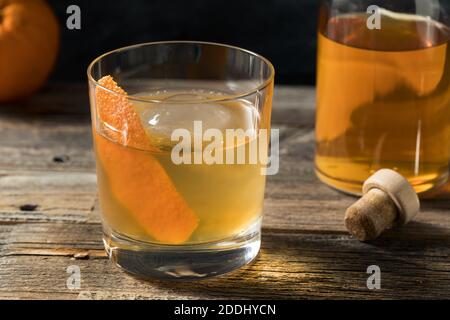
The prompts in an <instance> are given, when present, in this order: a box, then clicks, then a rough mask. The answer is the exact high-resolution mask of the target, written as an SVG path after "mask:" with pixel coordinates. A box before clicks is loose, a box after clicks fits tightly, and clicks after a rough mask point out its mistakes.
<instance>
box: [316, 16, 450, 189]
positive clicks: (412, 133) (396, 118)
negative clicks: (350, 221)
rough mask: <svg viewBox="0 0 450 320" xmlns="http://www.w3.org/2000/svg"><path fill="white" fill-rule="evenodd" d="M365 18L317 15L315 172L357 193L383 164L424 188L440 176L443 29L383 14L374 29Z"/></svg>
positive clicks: (447, 79) (444, 126) (446, 109)
mask: <svg viewBox="0 0 450 320" xmlns="http://www.w3.org/2000/svg"><path fill="white" fill-rule="evenodd" d="M325 20H326V21H325ZM366 21H367V15H366V14H353V15H342V16H338V17H334V18H332V19H325V18H324V17H323V16H322V21H321V23H320V27H319V40H318V41H319V53H318V79H317V91H318V93H317V94H318V105H317V119H316V121H317V122H316V159H315V162H316V172H317V174H318V176H319V178H320V179H321V180H322V181H324V182H325V183H327V184H328V185H330V186H332V187H334V188H336V189H339V190H342V191H345V192H348V193H353V194H359V193H360V192H361V186H362V183H363V182H364V180H365V179H367V178H368V177H369V176H370V175H371V174H372V173H374V172H375V171H377V170H379V169H381V168H390V169H394V170H396V171H398V172H399V173H401V174H402V175H404V176H405V177H406V178H407V179H408V180H409V181H410V182H411V184H412V185H413V186H414V188H415V190H416V191H417V192H424V191H427V190H429V189H431V188H433V187H435V186H438V185H440V184H442V183H444V182H445V181H446V180H447V176H448V162H449V149H450V145H449V129H450V127H449V116H450V86H449V83H450V49H449V34H450V31H449V29H448V28H447V27H446V26H444V25H442V24H440V23H438V22H435V21H433V20H426V19H424V18H421V17H418V16H414V15H405V14H402V15H399V14H394V13H390V12H383V14H382V19H381V30H370V29H368V28H367V24H366Z"/></svg>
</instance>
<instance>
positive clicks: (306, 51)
mask: <svg viewBox="0 0 450 320" xmlns="http://www.w3.org/2000/svg"><path fill="white" fill-rule="evenodd" d="M48 2H49V3H50V5H51V6H52V7H53V9H54V11H55V13H56V15H57V16H58V18H59V20H60V25H61V51H60V55H59V59H58V62H57V65H56V68H55V70H54V73H53V75H52V77H51V80H53V81H85V79H86V72H85V70H86V68H87V65H88V64H89V62H90V61H91V60H93V59H94V58H95V57H97V56H98V55H100V54H102V53H104V52H106V51H109V50H112V49H116V48H119V47H122V46H126V45H130V44H136V43H140V42H148V41H161V40H199V41H213V42H221V43H226V44H231V45H236V46H240V47H244V48H246V49H249V50H252V51H255V52H257V53H260V54H262V55H264V56H265V57H267V58H268V59H270V60H271V61H272V63H273V64H274V65H275V68H276V82H277V83H284V84H314V81H315V55H316V26H317V18H318V10H319V3H320V0H115V1H112V0H48ZM71 4H76V5H78V6H80V8H81V30H68V29H67V28H66V20H67V18H68V17H69V15H68V14H67V13H66V9H67V7H68V6H69V5H71Z"/></svg>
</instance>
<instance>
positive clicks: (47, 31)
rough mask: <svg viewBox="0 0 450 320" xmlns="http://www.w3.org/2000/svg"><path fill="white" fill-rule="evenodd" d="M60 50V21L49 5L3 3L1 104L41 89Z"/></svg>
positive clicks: (31, 0) (39, 0)
mask: <svg viewBox="0 0 450 320" xmlns="http://www.w3.org/2000/svg"><path fill="white" fill-rule="evenodd" d="M58 48H59V25H58V21H57V20H56V17H55V15H54V14H53V11H52V10H51V9H50V7H49V6H48V4H47V3H46V2H45V1H43V0H0V102H5V101H11V100H15V99H19V98H23V97H26V96H28V95H31V94H32V93H33V92H35V91H36V90H37V89H39V87H40V86H42V85H43V84H44V82H45V80H46V79H47V77H48V75H49V73H50V71H51V70H52V67H53V65H54V63H55V60H56V57H57V54H58Z"/></svg>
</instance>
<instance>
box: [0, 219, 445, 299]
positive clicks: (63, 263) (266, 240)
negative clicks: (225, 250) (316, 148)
mask: <svg viewBox="0 0 450 320" xmlns="http://www.w3.org/2000/svg"><path fill="white" fill-rule="evenodd" d="M0 230H1V231H0V234H2V233H7V236H6V237H5V236H4V235H1V236H0V238H2V239H4V238H7V239H8V243H7V244H6V245H5V246H4V248H3V257H2V258H0V261H1V262H0V266H1V268H0V275H1V276H0V296H2V297H8V295H11V289H12V291H14V296H25V297H29V298H42V297H43V296H44V297H45V296H46V295H49V296H51V295H55V293H56V294H57V296H58V297H63V298H76V297H79V298H112V297H114V298H136V299H146V298H147V299H148V298H151V299H166V298H169V299H173V298H180V297H186V298H232V299H239V298H286V299H306V298H342V299H346V298H352V297H355V296H358V297H360V298H380V297H383V298H449V297H450V273H449V272H448V270H449V268H450V260H449V259H448V256H444V255H442V252H448V247H449V241H450V240H449V239H447V241H442V242H440V243H432V244H431V243H428V244H426V243H421V242H420V241H414V240H412V241H404V242H395V241H391V240H392V239H390V238H389V236H388V237H387V238H385V239H384V240H382V241H379V242H377V243H374V244H364V243H360V242H358V241H355V240H354V239H352V238H351V237H349V236H347V235H333V234H314V235H313V234H283V233H271V232H266V233H265V234H264V236H263V247H262V251H261V254H260V256H259V257H258V259H257V261H256V262H255V263H253V264H251V265H250V266H247V267H245V268H243V269H241V270H239V271H236V272H233V273H231V274H229V275H228V276H224V277H219V278H217V279H211V280H204V281H200V282H189V283H163V282H159V281H141V280H138V279H135V278H133V277H131V276H128V275H126V274H125V273H124V272H122V271H120V270H119V269H118V268H116V267H115V266H113V265H112V264H111V263H110V262H108V260H107V259H106V257H105V256H102V255H101V246H102V244H101V242H100V241H99V238H100V236H101V230H100V228H99V226H96V225H88V224H59V223H45V224H20V225H15V226H6V227H5V226H1V227H0ZM37 248H39V250H40V251H39V252H37V250H38V249H37ZM86 252H87V253H89V254H91V255H92V256H91V258H90V259H88V260H85V259H74V258H73V256H71V255H72V254H81V255H82V256H83V254H86ZM83 257H84V256H83ZM372 264H376V265H379V266H380V268H381V270H382V272H383V273H382V275H383V276H382V290H377V291H371V290H368V289H367V287H366V280H367V273H366V269H367V267H368V266H369V265H372ZM70 265H77V266H79V267H80V269H81V272H82V287H81V289H80V290H76V291H72V290H69V289H67V287H66V280H67V277H68V275H67V273H66V268H67V267H68V266H70ZM50 266H51V268H50ZM286 266H289V268H286ZM237 283H239V285H236V284H237Z"/></svg>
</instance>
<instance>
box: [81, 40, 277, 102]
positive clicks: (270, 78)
mask: <svg viewBox="0 0 450 320" xmlns="http://www.w3.org/2000/svg"><path fill="white" fill-rule="evenodd" d="M160 44H199V45H212V46H217V47H223V48H228V49H233V50H237V51H241V52H244V53H246V54H249V55H251V56H253V57H256V58H258V59H260V60H262V61H263V62H264V63H265V64H266V65H267V66H268V67H269V72H270V73H269V76H268V78H267V79H266V80H264V81H263V82H262V83H261V84H259V85H257V86H255V87H254V88H252V89H249V90H245V91H243V92H238V93H236V94H233V95H227V96H225V97H223V98H211V99H208V98H207V99H204V100H201V101H193V102H196V103H206V102H222V101H231V100H237V99H241V98H244V97H247V96H249V95H252V94H254V93H255V92H258V91H261V90H263V89H265V88H266V87H267V86H269V85H270V84H271V83H272V82H273V81H274V79H275V68H274V66H273V64H272V63H271V62H270V61H269V59H267V58H265V57H264V56H262V55H260V54H258V53H255V52H253V51H250V50H247V49H243V48H240V47H237V46H232V45H228V44H223V43H217V42H208V41H178V40H173V41H151V42H143V43H138V44H134V45H130V46H125V47H121V48H118V49H114V50H110V51H108V52H105V53H103V54H102V55H100V56H98V57H97V58H95V59H94V60H93V61H92V62H91V63H90V64H89V66H88V68H87V77H88V81H89V82H92V83H93V84H94V85H95V86H96V87H100V88H101V89H103V90H105V91H107V92H109V93H112V94H115V95H118V96H121V97H126V98H127V99H128V100H131V101H139V102H146V103H164V102H165V103H167V101H164V100H156V99H146V98H139V97H134V96H130V95H128V94H123V93H119V92H116V91H114V90H111V89H109V88H106V87H104V86H102V85H101V84H100V83H99V82H98V80H96V79H94V77H93V75H92V70H93V68H94V65H95V64H96V63H98V62H99V61H101V60H102V59H103V58H105V57H107V56H109V55H111V54H114V53H117V52H121V51H128V50H132V49H135V48H139V47H144V46H151V45H160ZM171 103H174V104H176V103H177V102H176V101H173V102H171ZM183 103H186V101H184V102H183Z"/></svg>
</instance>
